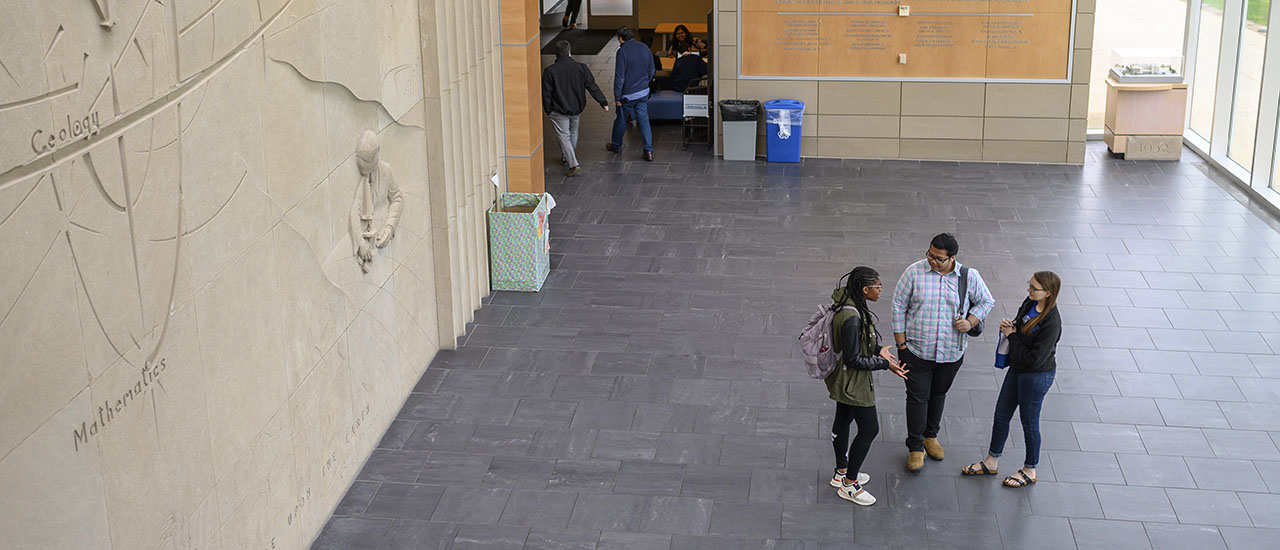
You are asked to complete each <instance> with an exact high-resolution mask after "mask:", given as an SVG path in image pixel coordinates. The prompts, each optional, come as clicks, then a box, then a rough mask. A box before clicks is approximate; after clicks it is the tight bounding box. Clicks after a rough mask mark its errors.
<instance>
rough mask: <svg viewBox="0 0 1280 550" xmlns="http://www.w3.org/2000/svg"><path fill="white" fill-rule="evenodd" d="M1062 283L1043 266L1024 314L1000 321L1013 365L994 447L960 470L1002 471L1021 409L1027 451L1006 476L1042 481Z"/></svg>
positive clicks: (1022, 482) (1010, 481)
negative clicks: (1043, 429) (1045, 411)
mask: <svg viewBox="0 0 1280 550" xmlns="http://www.w3.org/2000/svg"><path fill="white" fill-rule="evenodd" d="M1061 289H1062V281H1061V280H1060V279H1059V278H1058V276H1057V275H1056V274H1054V273H1053V272H1052V271H1040V272H1037V273H1036V274H1035V275H1032V276H1031V281H1029V282H1028V284H1027V299H1026V300H1023V301H1022V307H1020V308H1018V315H1017V316H1016V317H1015V318H1014V319H1013V320H1012V321H1010V320H1009V319H1005V320H1003V321H1000V333H1001V334H1004V336H1005V337H1006V338H1008V339H1009V367H1008V372H1007V373H1006V374H1005V376H1004V383H1003V384H1001V385H1000V395H999V397H997V398H996V413H995V420H994V422H993V423H992V426H991V447H990V449H988V450H987V458H986V459H984V460H982V461H981V462H975V463H973V464H970V465H968V466H965V467H964V469H963V470H961V471H960V473H962V474H964V475H967V476H974V475H995V474H996V471H997V462H998V461H999V460H1000V454H1001V453H1002V452H1004V442H1005V439H1007V438H1008V437H1009V421H1010V420H1011V419H1012V418H1013V411H1014V410H1015V409H1017V410H1018V411H1019V414H1020V416H1021V419H1022V437H1023V438H1024V439H1025V440H1026V447H1027V456H1026V459H1025V460H1024V461H1023V463H1022V469H1021V470H1018V472H1017V473H1015V474H1013V475H1011V476H1008V477H1006V478H1004V485H1005V486H1006V487H1014V488H1018V487H1026V486H1027V485H1030V484H1032V483H1035V482H1036V465H1037V464H1038V463H1039V462H1040V407H1041V405H1043V404H1044V396H1045V394H1047V393H1049V388H1050V387H1051V386H1053V377H1054V371H1055V369H1056V368H1057V361H1056V359H1055V356H1056V352H1057V347H1058V339H1059V338H1060V337H1061V336H1062V318H1061V317H1060V316H1059V315H1058V308H1057V304H1058V292H1059V291H1060V290H1061Z"/></svg>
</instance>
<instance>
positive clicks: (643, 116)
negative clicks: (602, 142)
mask: <svg viewBox="0 0 1280 550" xmlns="http://www.w3.org/2000/svg"><path fill="white" fill-rule="evenodd" d="M627 117H631V118H633V119H635V121H636V125H637V126H639V127H640V139H641V141H643V142H644V151H645V152H646V153H648V152H652V151H653V131H652V130H650V129H649V96H644V97H642V98H640V99H634V100H631V101H628V102H626V103H623V104H622V106H621V107H618V116H617V117H615V118H614V119H613V140H612V142H613V146H614V147H617V148H619V149H621V148H622V134H624V133H626V131H627Z"/></svg>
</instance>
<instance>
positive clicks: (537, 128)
mask: <svg viewBox="0 0 1280 550" xmlns="http://www.w3.org/2000/svg"><path fill="white" fill-rule="evenodd" d="M500 2H501V6H502V97H503V103H504V105H505V108H504V111H505V113H506V117H505V128H506V148H505V153H506V165H507V189H508V190H509V191H513V192H521V193H541V192H543V190H544V189H545V187H544V183H543V178H542V168H543V166H542V90H541V87H542V80H541V76H540V74H539V69H540V68H541V58H540V57H539V55H540V54H539V51H540V48H539V41H538V32H539V31H538V2H537V0H500Z"/></svg>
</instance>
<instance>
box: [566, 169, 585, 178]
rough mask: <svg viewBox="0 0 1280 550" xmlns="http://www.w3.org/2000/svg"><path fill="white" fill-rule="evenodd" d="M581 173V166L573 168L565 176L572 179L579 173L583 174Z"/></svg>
mask: <svg viewBox="0 0 1280 550" xmlns="http://www.w3.org/2000/svg"><path fill="white" fill-rule="evenodd" d="M581 171H582V167H581V166H574V167H573V168H570V169H568V170H565V171H564V175H566V176H570V177H572V176H576V175H578V172H581Z"/></svg>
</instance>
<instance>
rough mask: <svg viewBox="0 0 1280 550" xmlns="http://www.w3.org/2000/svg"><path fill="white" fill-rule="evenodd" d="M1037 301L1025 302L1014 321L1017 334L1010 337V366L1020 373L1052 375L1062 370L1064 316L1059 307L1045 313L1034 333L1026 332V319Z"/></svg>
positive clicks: (1014, 332) (1027, 300) (1029, 300)
mask: <svg viewBox="0 0 1280 550" xmlns="http://www.w3.org/2000/svg"><path fill="white" fill-rule="evenodd" d="M1033 305H1035V302H1034V301H1032V300H1031V299H1030V298H1028V299H1026V300H1023V301H1022V307H1020V308H1018V316H1017V317H1015V318H1014V319H1013V328H1014V331H1013V334H1011V335H1009V364H1010V365H1012V367H1013V369H1014V370H1017V371H1018V372H1048V371H1051V370H1054V369H1056V368H1058V361H1057V350H1058V340H1059V339H1061V338H1062V317H1061V316H1060V315H1059V314H1058V308H1057V307H1054V308H1052V309H1050V310H1049V311H1044V312H1041V313H1040V315H1041V316H1042V317H1043V318H1042V319H1040V322H1039V323H1036V328H1035V329H1034V332H1032V333H1031V334H1023V333H1022V318H1023V317H1026V316H1027V312H1029V311H1031V306H1033Z"/></svg>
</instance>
